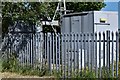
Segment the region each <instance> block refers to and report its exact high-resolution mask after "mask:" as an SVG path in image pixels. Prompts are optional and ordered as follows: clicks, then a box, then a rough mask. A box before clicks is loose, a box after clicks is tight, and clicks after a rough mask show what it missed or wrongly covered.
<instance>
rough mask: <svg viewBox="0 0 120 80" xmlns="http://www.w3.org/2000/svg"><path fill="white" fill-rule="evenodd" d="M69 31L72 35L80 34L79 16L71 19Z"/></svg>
mask: <svg viewBox="0 0 120 80" xmlns="http://www.w3.org/2000/svg"><path fill="white" fill-rule="evenodd" d="M70 31H71V32H74V33H79V32H81V17H80V16H74V17H71V25H70Z"/></svg>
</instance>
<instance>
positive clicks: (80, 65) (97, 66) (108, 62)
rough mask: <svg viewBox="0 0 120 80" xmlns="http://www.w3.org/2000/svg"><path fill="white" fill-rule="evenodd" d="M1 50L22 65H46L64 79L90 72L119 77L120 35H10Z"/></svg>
mask: <svg viewBox="0 0 120 80" xmlns="http://www.w3.org/2000/svg"><path fill="white" fill-rule="evenodd" d="M2 51H3V53H5V54H7V58H9V57H8V55H9V54H13V53H15V54H17V55H18V57H17V59H18V61H19V65H20V66H28V65H29V66H32V67H34V68H39V69H42V68H44V67H45V66H47V67H48V69H49V72H50V74H52V73H53V71H54V70H56V71H59V72H61V76H64V77H70V76H72V75H76V74H80V75H82V74H81V72H84V73H87V72H88V71H91V72H94V73H95V76H96V77H103V76H104V74H105V73H106V72H107V73H111V76H112V77H118V62H119V34H118V32H110V31H107V32H106V33H105V32H101V33H100V32H99V33H85V34H83V33H79V34H74V33H70V34H66V33H65V34H57V35H56V34H54V33H35V34H32V33H29V34H24V33H11V34H8V35H7V36H6V37H5V38H4V40H3V46H2ZM105 71H106V72H105ZM114 71H116V72H114ZM108 77H110V75H108Z"/></svg>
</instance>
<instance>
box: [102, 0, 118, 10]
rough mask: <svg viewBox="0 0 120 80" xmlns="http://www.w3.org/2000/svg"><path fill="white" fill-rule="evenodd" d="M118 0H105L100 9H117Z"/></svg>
mask: <svg viewBox="0 0 120 80" xmlns="http://www.w3.org/2000/svg"><path fill="white" fill-rule="evenodd" d="M119 1H120V0H105V4H106V7H105V8H103V9H102V11H118V2H119Z"/></svg>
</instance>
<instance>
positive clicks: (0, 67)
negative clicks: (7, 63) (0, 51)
mask: <svg viewBox="0 0 120 80" xmlns="http://www.w3.org/2000/svg"><path fill="white" fill-rule="evenodd" d="M2 62H3V61H2V60H1V59H0V72H1V71H2Z"/></svg>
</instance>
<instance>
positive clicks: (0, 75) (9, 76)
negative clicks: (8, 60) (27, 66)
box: [0, 72, 54, 78]
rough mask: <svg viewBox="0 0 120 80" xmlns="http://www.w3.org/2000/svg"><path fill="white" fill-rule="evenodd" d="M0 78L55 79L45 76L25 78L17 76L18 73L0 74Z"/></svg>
mask: <svg viewBox="0 0 120 80" xmlns="http://www.w3.org/2000/svg"><path fill="white" fill-rule="evenodd" d="M0 78H54V77H53V76H43V77H39V76H23V75H20V74H16V73H10V72H3V73H1V72H0Z"/></svg>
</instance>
